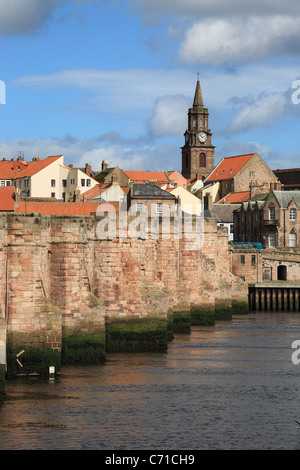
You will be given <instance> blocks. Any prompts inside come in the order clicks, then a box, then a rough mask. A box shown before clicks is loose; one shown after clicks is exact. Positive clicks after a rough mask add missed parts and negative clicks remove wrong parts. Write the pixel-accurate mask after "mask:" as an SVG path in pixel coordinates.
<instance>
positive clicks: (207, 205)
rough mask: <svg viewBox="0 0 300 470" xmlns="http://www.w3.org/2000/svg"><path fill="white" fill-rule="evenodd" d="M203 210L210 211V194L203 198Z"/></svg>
mask: <svg viewBox="0 0 300 470" xmlns="http://www.w3.org/2000/svg"><path fill="white" fill-rule="evenodd" d="M204 210H205V211H209V212H211V211H212V196H211V194H210V193H207V194H205V196H204Z"/></svg>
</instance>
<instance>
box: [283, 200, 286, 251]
mask: <svg viewBox="0 0 300 470" xmlns="http://www.w3.org/2000/svg"><path fill="white" fill-rule="evenodd" d="M285 211H286V209H283V246H284V247H285V246H286V243H285Z"/></svg>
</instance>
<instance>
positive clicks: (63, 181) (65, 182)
mask: <svg viewBox="0 0 300 470" xmlns="http://www.w3.org/2000/svg"><path fill="white" fill-rule="evenodd" d="M62 185H63V188H66V187H67V180H62Z"/></svg>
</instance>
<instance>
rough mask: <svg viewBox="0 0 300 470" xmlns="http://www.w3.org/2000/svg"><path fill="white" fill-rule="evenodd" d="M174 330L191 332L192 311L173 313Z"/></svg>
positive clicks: (176, 331)
mask: <svg viewBox="0 0 300 470" xmlns="http://www.w3.org/2000/svg"><path fill="white" fill-rule="evenodd" d="M173 331H174V333H190V331H191V312H190V311H184V312H174V313H173Z"/></svg>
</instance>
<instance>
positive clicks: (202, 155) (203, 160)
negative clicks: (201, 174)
mask: <svg viewBox="0 0 300 470" xmlns="http://www.w3.org/2000/svg"><path fill="white" fill-rule="evenodd" d="M200 167H201V168H206V155H205V153H200Z"/></svg>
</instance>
